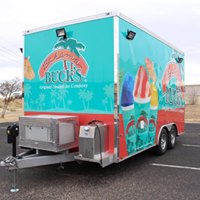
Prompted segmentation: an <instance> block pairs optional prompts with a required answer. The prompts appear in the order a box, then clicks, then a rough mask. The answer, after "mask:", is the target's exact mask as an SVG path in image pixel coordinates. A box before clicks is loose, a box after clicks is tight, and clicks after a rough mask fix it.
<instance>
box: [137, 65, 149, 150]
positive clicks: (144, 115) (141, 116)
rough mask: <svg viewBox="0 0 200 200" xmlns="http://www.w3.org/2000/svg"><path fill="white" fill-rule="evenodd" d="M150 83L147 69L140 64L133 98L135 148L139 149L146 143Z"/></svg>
mask: <svg viewBox="0 0 200 200" xmlns="http://www.w3.org/2000/svg"><path fill="white" fill-rule="evenodd" d="M150 98H151V91H150V84H149V78H148V75H147V71H146V70H145V68H144V66H140V67H139V69H138V72H137V75H136V81H135V88H134V100H135V105H136V106H137V109H136V115H137V123H136V130H137V136H138V140H137V149H138V150H141V149H143V148H145V147H146V146H147V145H148V117H149V107H150Z"/></svg>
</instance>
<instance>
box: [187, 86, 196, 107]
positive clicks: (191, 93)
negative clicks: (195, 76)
mask: <svg viewBox="0 0 200 200" xmlns="http://www.w3.org/2000/svg"><path fill="white" fill-rule="evenodd" d="M188 100H189V104H190V105H195V103H196V101H197V92H196V89H195V87H191V88H189V91H188Z"/></svg>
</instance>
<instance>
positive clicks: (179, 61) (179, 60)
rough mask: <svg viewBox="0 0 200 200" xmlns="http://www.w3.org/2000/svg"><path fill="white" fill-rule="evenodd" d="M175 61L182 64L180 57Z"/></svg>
mask: <svg viewBox="0 0 200 200" xmlns="http://www.w3.org/2000/svg"><path fill="white" fill-rule="evenodd" d="M175 60H176V62H177V63H182V62H183V58H180V57H178V58H176V59H175Z"/></svg>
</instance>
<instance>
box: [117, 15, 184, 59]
mask: <svg viewBox="0 0 200 200" xmlns="http://www.w3.org/2000/svg"><path fill="white" fill-rule="evenodd" d="M118 16H119V17H120V18H121V19H124V20H125V21H127V22H129V23H131V24H132V25H134V26H136V27H138V28H140V29H141V30H143V31H144V32H146V33H148V34H149V35H151V36H153V37H154V38H156V39H158V40H160V41H161V42H163V43H165V44H166V45H168V46H169V47H171V48H173V49H175V50H176V51H178V52H179V53H181V54H183V55H184V52H183V51H182V50H180V49H179V48H177V47H176V46H175V45H173V44H171V43H170V42H168V41H166V40H165V39H163V38H162V37H160V36H159V35H157V34H155V33H154V32H152V31H150V30H149V29H147V28H145V27H144V26H142V25H141V24H139V23H137V22H136V21H134V20H132V19H131V18H129V17H127V16H126V15H124V14H122V13H120V12H118Z"/></svg>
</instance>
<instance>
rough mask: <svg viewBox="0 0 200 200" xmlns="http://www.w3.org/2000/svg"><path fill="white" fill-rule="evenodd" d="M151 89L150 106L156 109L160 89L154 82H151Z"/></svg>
mask: <svg viewBox="0 0 200 200" xmlns="http://www.w3.org/2000/svg"><path fill="white" fill-rule="evenodd" d="M150 90H151V101H150V106H151V109H152V110H156V109H157V108H158V90H157V88H156V86H155V83H154V82H152V83H151V86H150Z"/></svg>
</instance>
